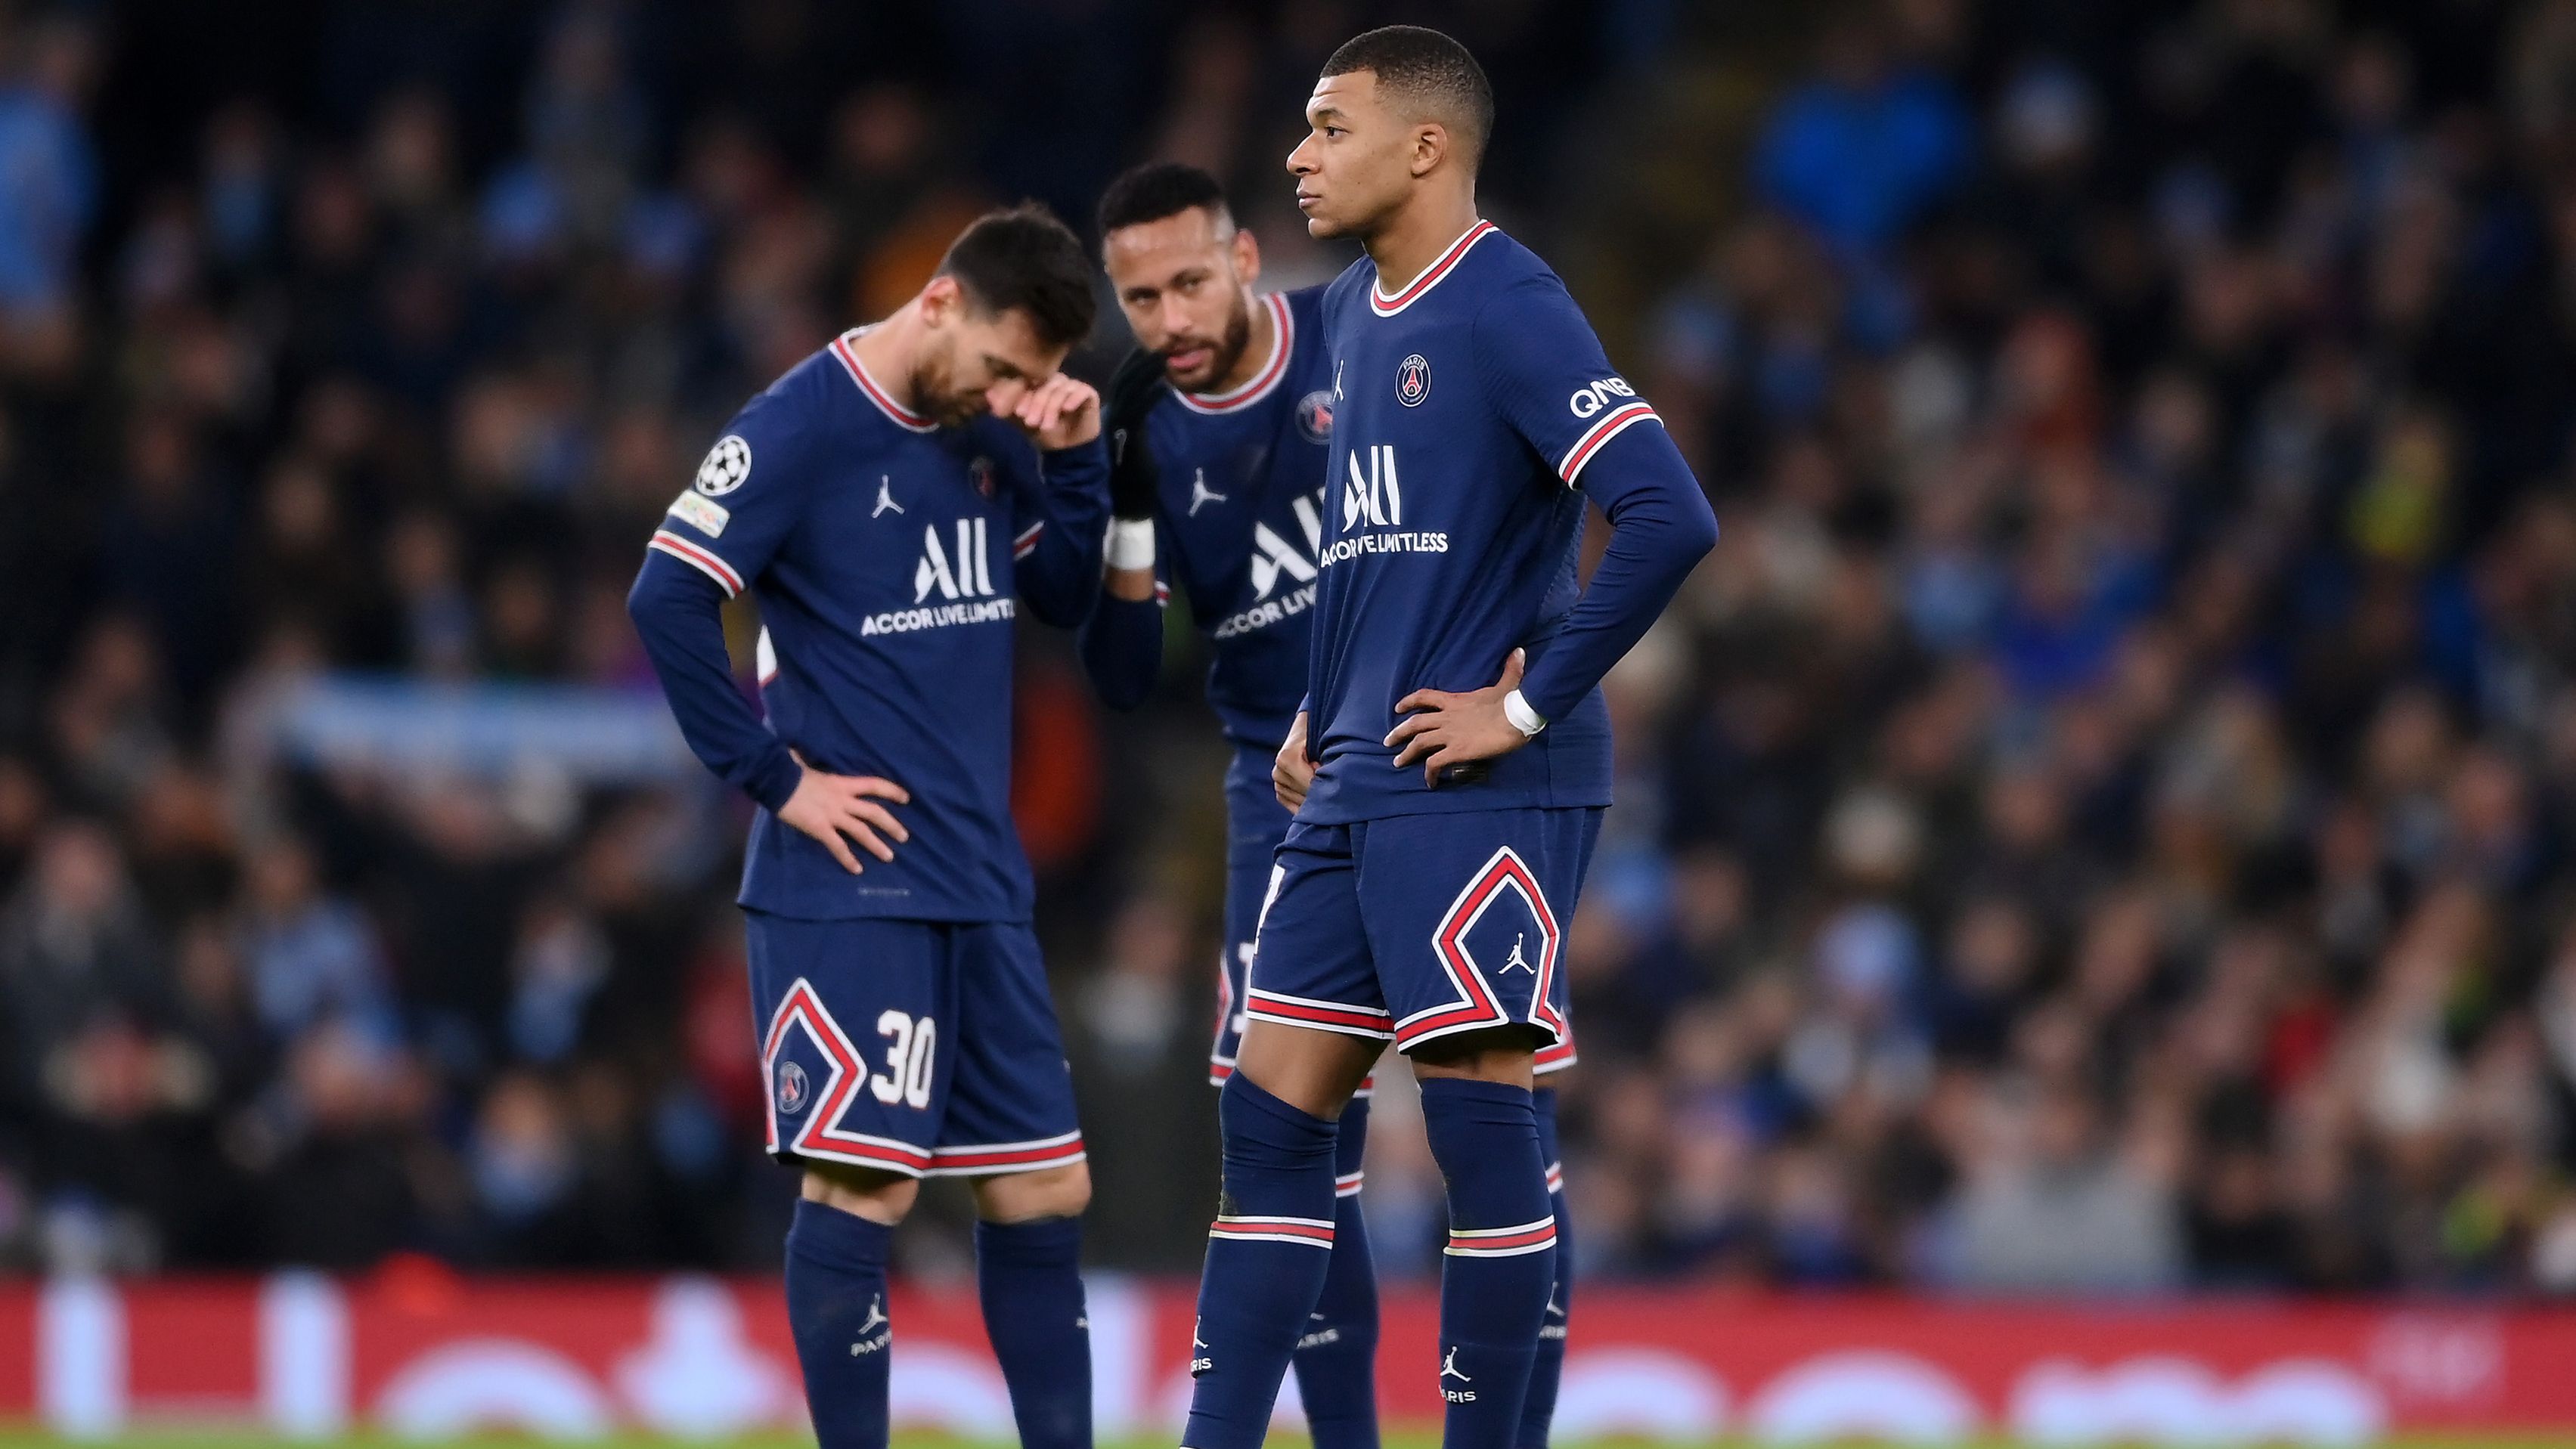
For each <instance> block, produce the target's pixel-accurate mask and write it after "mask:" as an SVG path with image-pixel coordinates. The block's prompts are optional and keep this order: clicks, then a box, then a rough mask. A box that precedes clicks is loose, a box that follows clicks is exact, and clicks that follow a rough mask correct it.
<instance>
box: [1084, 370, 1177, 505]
mask: <svg viewBox="0 0 2576 1449" xmlns="http://www.w3.org/2000/svg"><path fill="white" fill-rule="evenodd" d="M1165 386H1166V384H1165V383H1164V381H1163V359H1162V356H1161V355H1160V354H1158V353H1152V352H1147V351H1146V350H1145V349H1144V348H1141V347H1139V348H1137V349H1135V350H1134V351H1132V352H1130V353H1128V354H1127V358H1126V360H1125V361H1123V362H1121V363H1119V364H1118V371H1117V372H1116V373H1114V374H1112V375H1111V376H1110V379H1109V392H1108V395H1107V396H1106V397H1104V398H1103V399H1102V400H1101V413H1100V428H1101V431H1102V433H1104V434H1105V435H1106V436H1107V437H1108V439H1109V512H1110V513H1111V515H1112V516H1114V517H1117V518H1123V519H1139V518H1152V517H1153V516H1154V501H1155V499H1156V497H1157V496H1158V495H1159V494H1160V493H1161V491H1162V486H1163V475H1162V472H1161V470H1160V469H1158V468H1156V467H1155V466H1154V450H1153V449H1152V448H1149V447H1147V446H1146V445H1145V415H1146V414H1147V413H1150V412H1152V411H1153V410H1154V404H1156V403H1158V402H1161V401H1162V400H1163V389H1164V387H1165Z"/></svg>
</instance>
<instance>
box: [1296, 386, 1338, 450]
mask: <svg viewBox="0 0 2576 1449" xmlns="http://www.w3.org/2000/svg"><path fill="white" fill-rule="evenodd" d="M1297 431H1298V432H1300V433H1303V434H1304V435H1305V437H1306V441H1307V442H1310V443H1321V442H1327V441H1329V440H1331V438H1332V436H1333V393H1332V390H1331V389H1330V388H1321V387H1319V388H1317V389H1315V390H1314V391H1313V392H1310V393H1308V394H1306V395H1305V396H1304V397H1301V398H1299V399H1297Z"/></svg>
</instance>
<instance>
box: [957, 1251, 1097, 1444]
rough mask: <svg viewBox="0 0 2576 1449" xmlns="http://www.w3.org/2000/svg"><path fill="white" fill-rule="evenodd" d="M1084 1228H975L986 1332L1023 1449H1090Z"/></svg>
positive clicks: (1089, 1383)
mask: <svg viewBox="0 0 2576 1449" xmlns="http://www.w3.org/2000/svg"><path fill="white" fill-rule="evenodd" d="M1081 1264H1082V1220H1081V1219H1079V1218H1040V1219H1038V1220H1037V1221H1036V1222H1028V1223H987V1222H979V1223H977V1224H975V1286H976V1288H977V1290H978V1292H979V1293H980V1295H981V1297H982V1299H983V1303H984V1332H985V1334H986V1336H988V1337H990V1338H991V1339H992V1340H993V1356H994V1357H995V1358H997V1359H1000V1360H1001V1361H1002V1381H1003V1382H1004V1383H1007V1384H1009V1385H1010V1388H1011V1416H1012V1417H1013V1418H1014V1419H1016V1420H1018V1421H1019V1426H1020V1443H1021V1444H1022V1445H1023V1446H1024V1449H1090V1446H1091V1320H1090V1318H1089V1317H1088V1316H1087V1315H1086V1314H1085V1313H1084V1311H1083V1305H1082V1269H1081Z"/></svg>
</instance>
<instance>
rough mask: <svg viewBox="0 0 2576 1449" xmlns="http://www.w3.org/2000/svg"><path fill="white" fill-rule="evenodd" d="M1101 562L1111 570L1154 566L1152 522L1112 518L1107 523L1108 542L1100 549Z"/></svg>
mask: <svg viewBox="0 0 2576 1449" xmlns="http://www.w3.org/2000/svg"><path fill="white" fill-rule="evenodd" d="M1100 558H1101V562H1103V563H1105V564H1107V565H1109V566H1110V567H1111V568H1113V569H1149V568H1152V567H1153V566H1154V520H1152V519H1150V518H1113V519H1111V520H1110V521H1109V542H1108V544H1107V545H1106V546H1105V547H1104V548H1102V550H1101V554H1100Z"/></svg>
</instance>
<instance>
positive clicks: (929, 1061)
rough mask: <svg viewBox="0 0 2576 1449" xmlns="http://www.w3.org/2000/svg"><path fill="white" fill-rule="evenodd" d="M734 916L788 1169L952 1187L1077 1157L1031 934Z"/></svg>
mask: <svg viewBox="0 0 2576 1449" xmlns="http://www.w3.org/2000/svg"><path fill="white" fill-rule="evenodd" d="M743 915H744V918H745V920H746V922H747V923H748V926H749V934H750V945H751V952H750V955H751V998H752V1010H753V1012H754V1013H755V1016H754V1020H755V1021H756V1022H757V1023H758V1024H759V1026H760V1066H761V1074H762V1076H763V1078H764V1079H765V1080H766V1081H767V1082H768V1084H769V1104H768V1127H769V1132H768V1144H769V1151H770V1153H771V1154H772V1155H774V1156H776V1157H777V1158H778V1159H779V1160H780V1161H781V1162H788V1161H791V1160H793V1159H796V1158H812V1159H814V1160H817V1161H821V1162H837V1163H845V1164H848V1165H850V1166H853V1167H872V1168H876V1169H879V1170H880V1171H885V1172H898V1173H902V1174H903V1175H905V1176H907V1177H947V1176H981V1175H986V1174H991V1173H1003V1172H1033V1171H1036V1170H1038V1169H1040V1168H1046V1167H1063V1166H1065V1165H1067V1164H1070V1163H1075V1162H1080V1161H1081V1160H1082V1157H1083V1151H1082V1131H1081V1128H1080V1127H1079V1126H1078V1125H1077V1124H1076V1123H1075V1120H1074V1114H1073V1075H1072V1072H1071V1070H1070V1069H1069V1068H1068V1067H1067V1066H1066V1065H1065V1060H1064V1040H1063V1038H1062V1036H1061V1035H1059V1034H1058V1032H1057V1030H1056V1022H1055V1003H1054V1001H1053V999H1052V998H1050V997H1049V996H1048V995H1047V982H1046V968H1045V966H1044V965H1043V964H1042V963H1041V962H1040V961H1039V959H1038V943H1037V937H1036V935H1035V934H1034V933H1032V932H1031V931H1030V930H1029V928H1028V926H1027V924H1026V923H1023V922H983V921H978V922H948V921H902V920H887V919H860V920H844V921H804V920H795V919H791V918H789V917H786V916H773V915H769V914H766V913H764V912H761V911H745V912H744V913H743Z"/></svg>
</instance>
